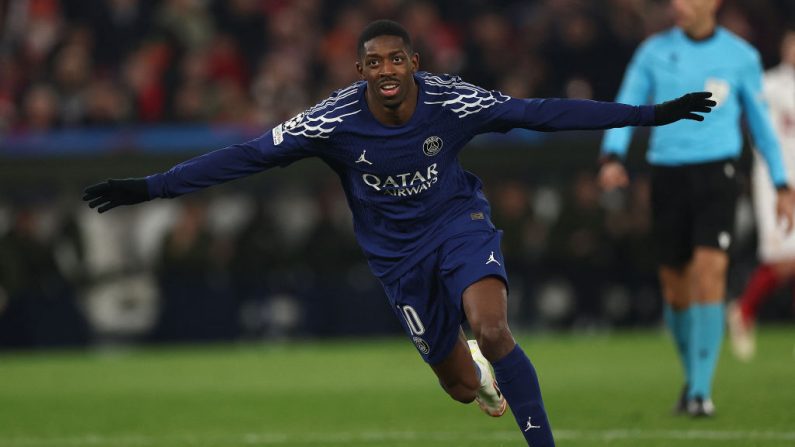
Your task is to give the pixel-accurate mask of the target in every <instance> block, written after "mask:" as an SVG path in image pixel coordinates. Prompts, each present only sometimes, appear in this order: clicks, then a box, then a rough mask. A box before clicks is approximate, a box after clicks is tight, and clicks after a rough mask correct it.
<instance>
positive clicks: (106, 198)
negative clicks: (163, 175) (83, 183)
mask: <svg viewBox="0 0 795 447" xmlns="http://www.w3.org/2000/svg"><path fill="white" fill-rule="evenodd" d="M149 199H150V197H149V190H148V188H147V186H146V179H143V178H126V179H109V180H105V181H104V182H102V183H97V184H96V185H91V186H89V187H88V188H86V189H84V190H83V200H84V201H86V202H88V206H90V207H91V208H96V207H99V209H98V210H97V211H99V212H100V213H104V212H105V211H108V210H110V209H113V208H116V207H117V206H119V205H134V204H136V203H141V202H146V201H147V200H149ZM100 205H101V206H100Z"/></svg>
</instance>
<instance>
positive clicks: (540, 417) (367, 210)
mask: <svg viewBox="0 0 795 447" xmlns="http://www.w3.org/2000/svg"><path fill="white" fill-rule="evenodd" d="M418 67H419V55H418V54H417V53H414V52H413V50H412V44H411V40H410V38H409V36H408V34H407V32H406V31H405V29H404V28H403V27H402V26H400V25H399V24H397V23H395V22H391V21H383V20H382V21H376V22H373V23H371V24H370V25H368V26H367V27H366V28H365V29H364V30H363V31H362V34H361V36H360V37H359V42H358V58H357V61H356V69H357V70H358V72H359V75H360V77H361V81H359V82H356V83H354V84H352V85H351V86H349V87H347V88H343V89H341V90H338V91H336V92H335V93H334V94H332V96H331V97H329V98H328V99H326V100H325V101H323V102H321V103H319V104H317V105H316V106H314V107H312V108H310V109H308V110H306V111H305V112H303V113H300V114H298V115H297V116H295V117H294V118H292V119H290V120H288V121H286V122H285V123H282V124H279V125H278V126H276V127H274V128H273V129H272V130H270V131H269V132H267V133H265V134H264V135H262V136H261V137H259V138H257V139H254V140H252V141H249V142H247V143H244V144H238V145H233V146H229V147H226V148H224V149H220V150H217V151H214V152H210V153H208V154H205V155H202V156H199V157H196V158H194V159H191V160H188V161H186V162H183V163H181V164H178V165H176V166H174V167H173V168H172V169H170V170H169V171H167V172H165V173H159V174H154V175H150V176H148V177H145V178H135V179H110V180H107V181H105V182H103V183H100V184H97V185H94V186H90V187H88V188H87V189H86V191H85V195H84V197H83V199H84V200H86V201H88V202H89V206H90V207H92V208H98V211H99V212H105V211H108V210H109V209H112V208H114V207H116V206H119V205H130V204H134V203H138V202H143V201H146V200H150V199H154V198H158V197H160V198H170V197H176V196H179V195H182V194H185V193H189V192H191V191H195V190H197V189H200V188H204V187H208V186H211V185H215V184H217V183H221V182H225V181H228V180H232V179H236V178H238V177H242V176H245V175H248V174H253V173H256V172H260V171H263V170H265V169H268V168H272V167H275V166H287V165H288V164H290V163H292V162H294V161H296V160H298V159H301V158H305V157H310V156H315V157H319V158H320V159H321V160H323V161H324V162H325V163H326V164H328V165H329V167H331V169H333V170H334V171H335V172H336V173H337V174H338V176H339V178H340V181H341V183H342V187H343V189H344V191H345V194H346V198H347V200H348V205H349V206H350V208H351V211H352V212H353V221H354V231H355V234H356V238H357V240H358V242H359V244H360V245H361V247H362V250H363V251H364V253H365V255H366V257H367V259H368V262H369V265H370V268H371V270H372V272H373V273H374V274H375V275H376V276H377V277H378V278H379V279H380V281H381V283H382V284H383V287H384V290H385V291H386V294H387V297H388V299H389V302H390V304H391V306H392V309H393V310H394V312H395V313H396V315H397V316H398V318H399V319H400V321H401V324H402V325H403V328H404V330H405V332H406V334H407V335H408V337H409V338H410V339H411V340H412V342H413V343H414V345H415V346H416V348H417V350H418V351H419V352H420V354H421V356H422V358H423V359H424V360H425V361H426V362H427V363H428V364H429V365H430V367H431V369H433V371H434V372H435V373H436V375H437V376H438V378H439V382H440V384H441V386H442V387H443V388H444V390H445V391H446V392H447V393H448V394H449V395H450V396H451V397H452V398H453V399H455V400H458V401H460V402H465V403H467V402H472V401H473V400H477V402H478V404H479V406H480V407H481V408H482V409H483V410H484V411H485V412H486V413H487V414H489V415H491V416H500V415H502V414H503V413H504V411H505V408H506V400H507V405H510V407H511V409H512V410H513V414H514V417H515V418H516V422H517V423H518V425H519V428H520V430H521V432H522V434H523V435H524V437H525V439H526V440H527V442H528V444H529V445H532V446H533V447H545V446H552V445H554V440H553V437H552V430H551V428H550V425H549V421H548V418H547V413H546V411H545V409H544V403H543V401H542V398H541V390H540V388H539V384H538V379H537V376H536V372H535V369H534V367H533V365H532V364H531V363H530V360H529V359H528V358H527V356H526V355H525V353H524V352H523V351H522V349H521V348H520V347H519V346H518V345H517V344H516V342H515V341H514V339H513V336H512V335H511V332H510V330H509V328H508V323H507V315H506V312H507V311H506V303H507V284H508V280H507V277H506V273H505V262H504V259H503V257H502V252H501V251H500V231H498V230H496V229H495V228H494V225H493V224H492V223H491V219H490V209H489V203H488V202H487V201H486V198H485V196H484V195H483V191H482V186H481V182H480V180H479V179H478V178H477V177H475V176H474V175H473V174H471V173H469V172H466V171H464V170H463V169H462V167H461V165H460V164H459V163H458V160H457V157H458V153H459V152H460V151H461V149H462V148H463V147H464V145H465V144H466V143H467V142H468V141H469V140H470V139H472V138H473V137H474V136H475V135H477V134H480V133H484V132H494V131H496V132H505V131H507V130H509V129H512V128H517V127H520V128H527V129H536V130H541V131H555V130H565V129H602V128H608V127H616V126H628V125H635V126H650V125H663V124H667V123H671V122H674V121H677V120H679V119H691V120H698V121H701V120H703V119H704V118H703V116H701V115H698V114H697V113H695V112H702V113H707V112H709V111H710V107H712V106H714V104H715V103H714V102H713V101H711V100H709V99H707V98H708V97H709V94H708V93H704V92H702V93H691V94H688V95H685V96H682V97H680V98H678V99H674V100H671V101H668V102H665V103H662V104H659V105H656V106H629V105H625V104H615V103H600V102H594V101H581V100H564V99H514V98H511V97H508V96H506V95H503V94H501V93H499V92H496V91H487V90H484V89H482V88H480V87H476V86H474V85H472V84H468V83H466V82H463V81H462V80H461V79H459V78H458V77H455V76H448V75H438V76H437V75H432V74H429V73H425V72H419V71H418ZM464 318H466V320H467V321H468V322H469V324H470V326H471V328H472V331H473V332H474V335H475V339H476V340H477V341H474V340H473V341H470V342H467V340H466V338H465V336H464V332H463V330H462V329H461V323H462V322H463V321H464ZM490 365H491V366H493V372H492V369H491V366H490ZM498 387H499V388H498ZM503 395H504V397H503Z"/></svg>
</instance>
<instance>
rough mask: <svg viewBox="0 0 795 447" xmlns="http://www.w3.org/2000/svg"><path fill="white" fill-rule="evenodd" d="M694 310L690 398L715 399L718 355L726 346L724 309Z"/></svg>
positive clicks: (703, 306)
mask: <svg viewBox="0 0 795 447" xmlns="http://www.w3.org/2000/svg"><path fill="white" fill-rule="evenodd" d="M691 308H692V309H693V312H694V313H693V319H694V325H693V333H692V336H691V338H690V340H691V348H692V349H691V351H690V365H691V368H692V371H693V380H692V381H691V382H690V391H689V393H688V397H689V398H691V399H692V398H695V397H701V398H704V399H709V398H711V396H712V379H713V378H714V377H715V368H716V366H717V365H718V354H719V353H720V347H721V343H722V342H723V328H724V326H723V325H724V305H723V302H719V303H698V304H695V305H694V306H691Z"/></svg>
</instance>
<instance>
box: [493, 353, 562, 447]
mask: <svg viewBox="0 0 795 447" xmlns="http://www.w3.org/2000/svg"><path fill="white" fill-rule="evenodd" d="M491 365H492V366H493V367H494V376H495V377H496V379H497V384H498V385H499V386H500V391H502V394H503V396H505V400H507V401H508V405H509V406H510V407H511V411H512V412H513V416H514V418H515V419H516V423H517V424H519V429H520V430H522V434H523V435H524V437H525V440H526V441H527V445H530V446H533V447H552V446H554V445H555V440H554V439H553V437H552V427H550V426H549V419H548V418H547V412H546V410H545V409H544V401H543V399H542V398H541V387H539V385H538V376H537V375H536V370H535V368H533V364H532V363H530V359H529V358H527V356H526V355H525V353H524V351H522V348H520V347H519V345H516V346H515V347H514V348H513V350H512V351H511V352H510V353H509V354H508V355H506V356H505V357H503V358H502V359H500V360H498V361H496V362H493V363H492V364H491Z"/></svg>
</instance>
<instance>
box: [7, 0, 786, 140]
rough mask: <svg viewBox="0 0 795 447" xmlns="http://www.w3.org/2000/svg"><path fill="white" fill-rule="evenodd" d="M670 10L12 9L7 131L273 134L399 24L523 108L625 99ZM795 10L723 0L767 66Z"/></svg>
mask: <svg viewBox="0 0 795 447" xmlns="http://www.w3.org/2000/svg"><path fill="white" fill-rule="evenodd" d="M668 3H669V2H668V1H667V0H532V1H531V0H521V1H520V0H440V1H425V0H337V1H321V0H228V1H220V0H146V1H142V0H11V1H7V2H2V3H0V135H2V134H3V133H8V132H24V131H42V130H49V129H53V128H63V127H75V126H87V125H119V124H130V123H133V124H136V123H144V124H146V123H162V122H201V123H230V122H233V123H236V124H240V123H244V124H248V125H251V126H254V127H258V128H265V127H267V126H269V125H272V124H274V123H276V122H279V121H282V120H285V119H287V118H289V117H290V116H293V115H294V114H296V113H297V112H299V111H301V110H303V109H304V108H306V107H308V106H310V105H312V104H313V103H315V102H316V101H318V100H321V99H322V98H324V97H326V96H328V95H329V94H330V93H331V92H332V91H333V90H335V89H337V88H341V87H343V86H345V85H347V84H348V83H350V82H352V81H354V80H356V74H355V70H354V65H353V63H354V60H355V57H356V49H355V46H356V40H357V37H358V33H359V32H360V30H362V29H363V27H364V26H365V25H366V24H367V23H368V22H369V21H371V20H373V19H376V18H392V19H395V20H398V21H400V22H402V23H403V24H404V25H405V26H406V27H407V29H408V30H409V32H410V34H411V35H412V36H413V38H414V39H415V46H416V49H417V51H419V53H420V55H421V59H420V60H421V67H422V68H423V69H426V70H429V71H434V72H448V73H458V74H461V75H462V76H463V77H464V78H465V79H466V80H468V81H470V82H473V83H476V84H480V85H482V86H484V87H487V88H496V89H500V90H502V91H504V92H505V93H507V94H510V95H513V96H517V97H534V96H557V97H581V98H593V99H600V100H610V99H612V98H613V95H614V94H615V91H616V89H617V86H618V84H619V82H620V80H621V75H622V72H623V69H624V67H625V65H626V63H627V61H628V59H629V57H630V56H631V54H632V51H633V50H634V49H635V48H636V47H637V45H638V44H639V42H641V41H642V40H643V39H644V38H645V37H646V36H648V35H649V34H651V33H654V32H657V31H660V30H661V29H663V28H665V27H667V26H669V25H670V19H669V14H668ZM793 18H795V6H793V2H792V1H790V0H726V1H725V6H724V8H723V11H722V13H721V21H722V23H724V24H725V25H726V26H728V27H729V28H730V29H732V30H733V31H734V32H736V33H738V34H740V35H742V36H743V37H745V38H746V39H748V40H749V41H750V42H752V43H753V44H754V45H755V46H756V47H757V48H759V49H760V51H761V52H762V54H763V56H764V58H765V60H766V62H767V63H768V64H770V63H772V62H774V59H775V57H776V56H775V55H776V48H777V42H778V40H777V39H778V38H779V35H780V34H781V31H782V28H783V27H784V26H785V25H786V22H787V21H788V20H791V19H793Z"/></svg>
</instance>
